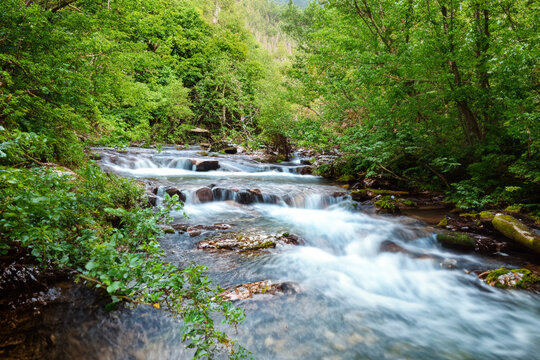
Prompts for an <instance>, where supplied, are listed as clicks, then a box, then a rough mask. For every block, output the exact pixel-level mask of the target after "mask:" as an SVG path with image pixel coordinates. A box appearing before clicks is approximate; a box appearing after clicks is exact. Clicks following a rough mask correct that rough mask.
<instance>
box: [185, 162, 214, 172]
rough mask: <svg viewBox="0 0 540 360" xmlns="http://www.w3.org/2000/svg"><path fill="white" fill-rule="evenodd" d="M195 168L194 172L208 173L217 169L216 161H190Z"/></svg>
mask: <svg viewBox="0 0 540 360" xmlns="http://www.w3.org/2000/svg"><path fill="white" fill-rule="evenodd" d="M191 162H192V163H193V165H194V166H195V171H210V170H217V169H219V161H217V160H191Z"/></svg>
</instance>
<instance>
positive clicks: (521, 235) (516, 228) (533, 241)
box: [492, 214, 540, 254]
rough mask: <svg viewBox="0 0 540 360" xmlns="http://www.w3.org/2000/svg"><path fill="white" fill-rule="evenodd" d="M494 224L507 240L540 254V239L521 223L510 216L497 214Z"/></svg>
mask: <svg viewBox="0 0 540 360" xmlns="http://www.w3.org/2000/svg"><path fill="white" fill-rule="evenodd" d="M492 224H493V227H494V228H495V229H497V230H498V231H499V232H500V233H501V234H503V235H504V236H506V237H507V238H509V239H511V240H513V241H515V242H517V243H518V244H521V245H523V246H525V247H527V248H529V249H531V250H533V251H535V252H536V253H539V254H540V237H539V236H537V235H536V234H535V233H534V232H533V231H532V230H531V229H530V228H529V227H528V226H527V225H525V224H523V223H522V222H521V221H519V220H517V219H516V218H514V217H512V216H510V215H504V214H497V215H495V216H494V217H493V220H492Z"/></svg>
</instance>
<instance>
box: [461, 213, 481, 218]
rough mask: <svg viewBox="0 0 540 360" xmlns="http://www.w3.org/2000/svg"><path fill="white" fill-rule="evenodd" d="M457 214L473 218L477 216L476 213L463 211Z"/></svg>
mask: <svg viewBox="0 0 540 360" xmlns="http://www.w3.org/2000/svg"><path fill="white" fill-rule="evenodd" d="M459 216H461V217H472V218H475V217H477V216H478V214H477V213H463V214H459Z"/></svg>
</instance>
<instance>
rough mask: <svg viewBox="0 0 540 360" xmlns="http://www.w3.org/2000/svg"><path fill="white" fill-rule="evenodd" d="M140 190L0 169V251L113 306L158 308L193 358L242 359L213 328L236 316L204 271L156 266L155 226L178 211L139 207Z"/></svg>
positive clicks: (112, 181) (170, 205)
mask: <svg viewBox="0 0 540 360" xmlns="http://www.w3.org/2000/svg"><path fill="white" fill-rule="evenodd" d="M143 195H144V189H142V188H141V187H140V186H138V185H137V184H136V183H135V182H134V181H132V180H128V179H121V178H118V177H116V176H113V175H110V174H103V173H102V172H101V171H100V170H99V168H98V167H97V166H95V165H88V166H86V167H83V168H81V169H80V170H78V171H77V174H76V175H61V173H60V174H59V173H57V172H56V171H54V170H50V169H45V168H41V167H38V168H31V169H14V168H6V167H0V234H1V235H0V244H2V245H1V246H0V251H3V252H5V251H7V250H9V248H11V247H14V246H18V247H23V248H27V249H28V250H29V252H31V254H32V255H33V256H34V257H35V258H36V260H37V261H38V262H39V263H40V264H42V265H43V266H45V265H46V264H53V265H54V266H55V267H57V268H59V269H72V270H75V271H76V272H77V273H78V276H77V279H78V280H79V281H86V282H87V283H89V284H92V285H93V286H95V287H97V288H103V289H104V290H105V291H106V292H107V293H108V294H109V295H110V296H111V299H112V303H111V304H109V306H108V307H109V308H113V307H114V306H115V305H116V304H118V303H120V302H127V303H132V304H147V305H152V306H154V307H156V308H161V307H163V308H165V309H167V310H169V311H171V312H172V313H173V314H175V315H177V316H179V317H181V318H182V319H183V329H182V339H183V340H184V342H185V344H186V346H187V347H188V348H193V349H195V353H194V357H195V358H210V357H212V356H213V354H215V353H217V352H222V351H224V349H228V350H229V351H230V352H231V355H230V356H231V358H239V357H245V356H247V352H246V351H245V350H244V349H243V348H242V347H240V346H239V345H237V344H236V343H235V342H234V341H233V340H231V339H230V338H229V337H228V336H227V335H226V334H225V333H223V332H221V331H218V330H217V329H216V328H215V327H214V318H215V317H216V315H218V314H222V317H223V319H224V320H223V321H224V322H227V323H229V324H231V325H233V326H236V325H237V324H238V323H240V322H241V321H242V320H243V318H244V315H243V312H242V311H241V310H240V309H236V308H234V307H233V306H232V305H231V304H230V303H227V302H224V301H222V299H221V297H219V296H218V294H219V292H220V291H221V290H220V289H219V288H214V287H213V286H212V284H211V281H210V280H209V279H208V278H207V277H206V276H205V275H204V270H205V268H204V267H200V266H192V267H187V268H184V269H180V268H178V267H177V266H175V265H173V264H170V263H166V262H164V261H163V250H162V249H161V247H160V245H159V243H158V241H157V239H158V237H159V236H160V235H162V230H161V228H160V226H159V224H163V223H166V222H168V221H169V220H170V216H169V213H170V211H171V210H172V209H178V208H179V207H181V204H180V203H179V201H178V198H177V197H173V198H167V199H166V201H165V207H163V208H160V209H158V210H157V211H156V210H154V209H152V208H149V207H143V206H142V205H143V204H144V201H146V200H145V199H144V196H143Z"/></svg>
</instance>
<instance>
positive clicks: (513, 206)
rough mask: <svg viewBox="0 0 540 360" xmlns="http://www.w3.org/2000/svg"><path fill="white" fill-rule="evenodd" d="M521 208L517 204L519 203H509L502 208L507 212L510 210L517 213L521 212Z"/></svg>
mask: <svg viewBox="0 0 540 360" xmlns="http://www.w3.org/2000/svg"><path fill="white" fill-rule="evenodd" d="M521 209H522V206H521V205H519V204H514V205H510V206H508V207H507V208H506V209H504V210H505V211H508V212H512V213H519V212H521Z"/></svg>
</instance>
